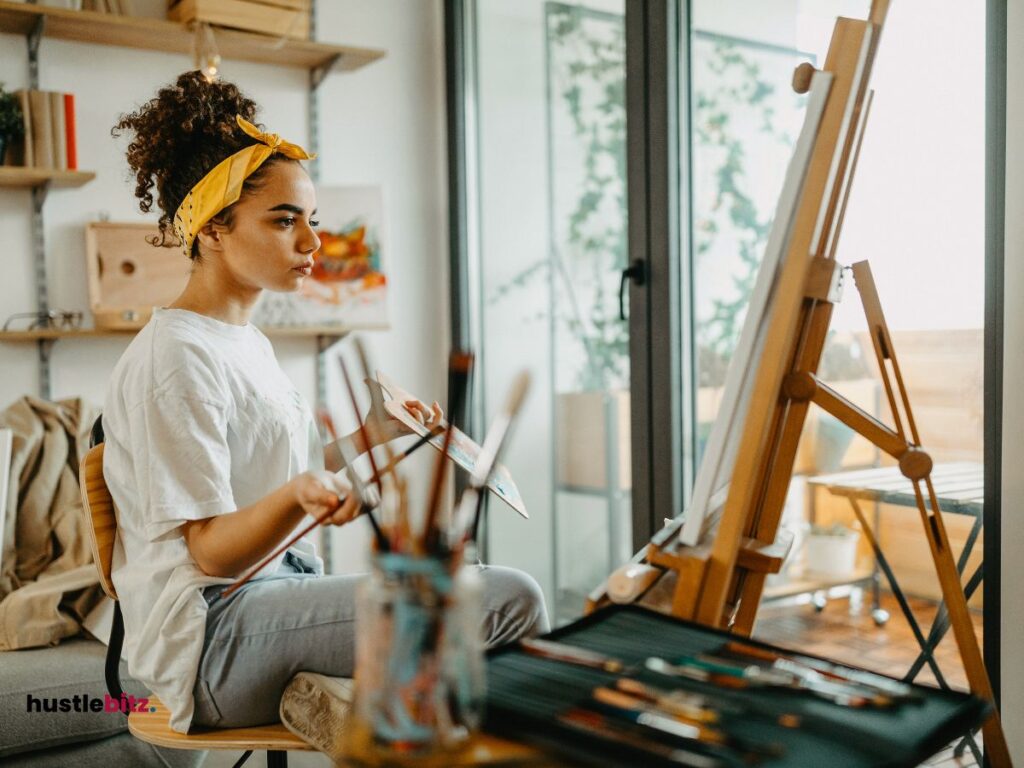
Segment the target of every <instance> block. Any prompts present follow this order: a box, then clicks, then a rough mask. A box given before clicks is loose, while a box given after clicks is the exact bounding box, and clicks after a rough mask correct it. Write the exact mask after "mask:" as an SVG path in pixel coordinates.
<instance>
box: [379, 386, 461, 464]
mask: <svg viewBox="0 0 1024 768" xmlns="http://www.w3.org/2000/svg"><path fill="white" fill-rule="evenodd" d="M366 386H367V387H369V389H370V410H369V412H368V413H367V414H366V419H364V423H365V425H366V431H367V432H368V433H369V438H370V442H371V443H373V445H374V446H377V445H381V444H382V443H386V442H389V441H391V440H394V439H395V438H397V437H403V436H405V435H413V434H416V432H415V431H414V430H413V429H412V428H411V427H408V426H406V425H405V424H404V423H403V422H402V421H401V420H400V419H397V418H395V417H394V416H392V415H391V414H390V413H388V411H387V409H386V408H385V407H384V391H383V390H382V389H381V386H380V384H379V383H378V382H376V381H373V380H372V379H367V380H366ZM402 406H403V407H404V408H405V410H406V412H408V414H409V415H410V416H412V418H414V419H415V420H416V421H418V422H419V423H420V424H423V425H424V426H425V427H427V428H428V429H433V428H434V427H436V426H437V425H438V424H440V423H441V422H442V420H443V419H444V412H443V411H442V410H441V406H440V405H439V404H438V402H437V401H436V400H435V401H434V404H433V405H431V406H429V407H428V406H427V404H426V403H424V402H423V401H421V400H416V399H412V400H406V401H405V402H403V403H402ZM368 447H372V446H368Z"/></svg>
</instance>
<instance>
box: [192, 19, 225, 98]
mask: <svg viewBox="0 0 1024 768" xmlns="http://www.w3.org/2000/svg"><path fill="white" fill-rule="evenodd" d="M195 63H196V69H198V70H199V71H200V72H202V73H203V77H204V78H206V82H208V83H212V82H214V81H215V80H216V79H217V77H218V75H219V72H220V54H219V53H218V52H217V41H216V40H214V37H213V28H212V27H211V26H210V25H209V24H206V23H205V22H200V23H199V24H197V25H196V39H195Z"/></svg>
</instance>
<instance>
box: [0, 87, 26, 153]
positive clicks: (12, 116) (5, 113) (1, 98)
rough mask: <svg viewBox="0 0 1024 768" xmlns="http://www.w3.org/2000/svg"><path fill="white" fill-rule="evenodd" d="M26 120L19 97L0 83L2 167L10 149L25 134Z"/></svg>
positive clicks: (0, 151)
mask: <svg viewBox="0 0 1024 768" xmlns="http://www.w3.org/2000/svg"><path fill="white" fill-rule="evenodd" d="M24 120H25V118H24V116H23V115H22V114H21V106H20V105H19V104H18V97H17V96H15V95H14V94H13V93H10V92H9V91H6V90H4V86H3V83H0V165H4V158H5V157H6V155H7V150H8V148H9V147H10V146H11V145H12V144H13V143H14V141H15V140H17V139H19V138H21V135H22V134H23V133H24V130H25V122H24Z"/></svg>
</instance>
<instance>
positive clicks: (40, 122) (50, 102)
mask: <svg viewBox="0 0 1024 768" xmlns="http://www.w3.org/2000/svg"><path fill="white" fill-rule="evenodd" d="M14 94H15V96H16V97H17V99H18V105H19V106H20V107H21V114H22V120H23V126H22V127H23V128H24V132H23V136H22V138H21V139H19V140H18V141H16V142H14V143H13V144H12V146H11V149H10V151H9V152H8V155H7V158H6V162H5V164H6V165H10V166H21V167H26V168H51V169H53V170H58V171H76V170H78V141H77V136H76V126H75V96H74V94H71V93H59V92H57V91H29V90H18V91H15V92H14Z"/></svg>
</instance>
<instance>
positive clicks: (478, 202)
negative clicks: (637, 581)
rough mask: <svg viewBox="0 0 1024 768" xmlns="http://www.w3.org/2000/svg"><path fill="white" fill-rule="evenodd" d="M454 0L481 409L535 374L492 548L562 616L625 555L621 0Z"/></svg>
mask: <svg viewBox="0 0 1024 768" xmlns="http://www.w3.org/2000/svg"><path fill="white" fill-rule="evenodd" d="M464 6H465V11H466V17H465V18H467V19H469V20H470V23H469V24H467V26H466V36H467V45H466V50H472V51H474V54H473V56H472V57H469V60H467V61H466V62H465V66H466V67H467V70H468V71H469V73H470V74H469V76H467V82H473V83H474V88H473V90H472V93H470V94H467V103H469V104H470V105H471V107H472V110H473V115H472V119H467V120H466V123H465V124H466V126H467V130H470V131H472V135H471V136H469V137H467V146H474V147H475V151H474V152H473V153H472V156H471V157H470V158H469V159H470V161H471V162H470V164H469V167H467V176H468V177H470V179H469V181H468V183H467V189H468V190H470V192H469V196H470V198H471V199H469V200H467V204H466V210H467V212H469V213H470V216H471V219H472V220H471V221H470V222H469V230H470V232H471V233H472V234H471V237H470V242H469V247H468V253H467V260H468V261H469V262H470V263H471V264H472V270H471V273H473V274H475V279H476V280H477V283H476V285H475V286H473V288H474V289H475V291H476V292H477V295H478V300H477V306H475V307H474V308H473V310H474V314H475V315H476V318H477V320H476V328H475V329H474V330H475V334H474V335H475V337H476V339H477V340H478V346H479V351H480V353H481V354H480V356H479V366H478V377H477V379H476V382H477V383H476V391H477V396H478V398H479V401H480V402H479V403H478V406H479V408H480V413H481V414H482V416H483V420H484V421H485V422H486V421H487V420H489V419H490V418H492V417H493V415H494V414H495V413H496V411H497V409H498V408H499V407H500V405H501V403H502V401H503V399H504V396H505V392H506V390H507V388H508V385H509V383H510V381H511V379H512V377H513V375H514V374H515V372H517V371H518V370H519V369H521V368H524V367H525V368H527V369H529V371H530V372H531V374H532V377H533V385H532V389H531V393H530V396H529V398H528V400H527V402H526V406H525V410H524V413H523V415H522V418H521V421H520V427H519V429H518V430H517V432H516V435H515V438H514V440H513V441H512V443H511V447H510V451H509V453H508V455H507V456H506V460H505V463H506V464H507V465H508V467H509V468H510V470H511V471H512V473H513V476H514V477H515V479H516V481H517V483H518V485H519V487H520V491H521V493H522V495H523V498H524V500H525V502H526V506H527V508H528V510H529V512H530V520H529V521H524V520H522V519H520V518H519V517H518V516H516V515H515V514H512V513H510V510H508V509H505V508H503V507H502V505H501V504H500V503H499V502H494V501H492V502H491V503H490V505H489V509H488V516H487V522H486V526H485V537H486V541H485V546H486V554H487V558H488V560H489V561H490V562H492V563H496V564H505V565H512V566H516V567H519V568H522V569H524V570H526V571H528V572H529V573H531V574H533V575H534V576H535V577H537V579H538V581H540V583H541V585H542V587H543V588H544V591H545V595H546V597H547V600H548V605H549V608H550V609H551V612H552V614H553V618H554V619H555V620H556V622H558V623H561V622H563V621H566V620H569V619H572V618H575V617H577V616H579V615H580V614H581V612H582V610H583V606H584V600H585V596H586V594H587V593H588V592H590V591H591V590H592V589H593V588H594V587H596V586H597V585H598V584H599V583H600V582H601V581H602V580H603V579H604V577H605V576H606V575H607V574H608V572H609V571H610V570H611V569H613V568H614V567H616V566H617V565H619V564H621V563H622V562H624V561H625V560H626V559H628V558H629V556H630V555H631V554H632V544H631V541H630V530H631V525H630V493H629V491H630V474H629V463H630V450H629V435H630V424H629V385H630V375H629V373H630V365H629V336H628V328H627V324H626V322H625V321H624V320H622V319H621V317H620V314H619V310H620V308H619V299H618V288H619V277H620V273H621V271H622V269H623V267H624V266H625V260H626V182H625V141H626V137H625V131H626V127H625V122H626V115H625V35H624V18H623V13H624V0H617V1H613V2H586V3H584V2H543V0H477V1H476V2H466V3H465V4H464Z"/></svg>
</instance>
